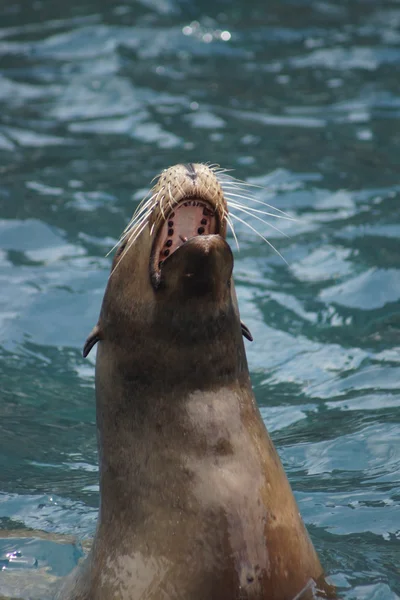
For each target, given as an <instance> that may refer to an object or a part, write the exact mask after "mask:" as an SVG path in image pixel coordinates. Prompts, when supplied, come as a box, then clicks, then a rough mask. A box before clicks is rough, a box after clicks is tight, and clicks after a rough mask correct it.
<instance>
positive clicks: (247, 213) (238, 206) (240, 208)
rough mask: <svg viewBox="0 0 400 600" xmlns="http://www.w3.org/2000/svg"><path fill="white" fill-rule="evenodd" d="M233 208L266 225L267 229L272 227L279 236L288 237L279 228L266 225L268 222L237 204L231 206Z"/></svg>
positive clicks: (269, 224)
mask: <svg viewBox="0 0 400 600" xmlns="http://www.w3.org/2000/svg"><path fill="white" fill-rule="evenodd" d="M233 208H236V209H237V210H241V211H242V212H244V213H246V215H249V217H253V219H257V221H261V223H264V225H268V227H272V229H275V231H278V233H280V234H281V235H284V236H285V237H287V238H289V237H290V236H289V235H288V234H287V233H285V232H284V231H282V230H281V229H279V227H275V225H272V224H271V223H268V221H265V220H264V219H262V218H261V217H258V216H257V215H253V214H252V213H251V212H249V211H248V210H246V209H245V208H244V207H243V206H241V205H239V204H238V205H236V206H233Z"/></svg>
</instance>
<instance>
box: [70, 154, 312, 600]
mask: <svg viewBox="0 0 400 600" xmlns="http://www.w3.org/2000/svg"><path fill="white" fill-rule="evenodd" d="M228 219H229V217H228V206H227V202H226V199H225V197H224V193H223V190H222V187H221V185H220V183H219V181H218V178H217V176H216V174H215V172H214V171H213V169H211V168H209V167H207V166H205V165H202V164H188V165H177V166H175V167H172V168H170V169H167V170H165V171H163V172H162V173H161V175H160V177H159V179H158V181H157V183H156V184H155V186H154V188H153V190H152V192H151V197H150V199H149V200H148V201H147V202H146V203H144V204H143V205H142V206H141V208H140V209H139V212H138V213H137V215H136V218H134V219H133V221H132V222H131V225H130V226H129V227H128V229H127V230H126V233H125V236H124V238H123V240H122V242H121V245H120V247H119V249H118V251H117V252H116V255H115V258H114V261H113V264H112V269H111V275H110V278H109V281H108V285H107V289H106V292H105V295H104V299H103V304H102V308H101V312H100V317H99V321H98V324H97V325H96V327H95V328H94V330H93V331H92V333H91V334H90V336H89V338H88V340H87V342H86V344H85V347H84V356H86V355H87V354H88V352H89V351H90V349H91V348H92V347H93V345H94V344H95V343H97V342H99V346H98V351H97V360H96V403H97V407H96V410H97V428H98V450H99V469H100V511H99V518H98V525H97V531H96V534H95V538H94V543H93V547H92V550H91V552H90V555H89V557H88V558H87V560H86V563H85V564H84V565H83V567H81V568H80V569H79V570H78V571H77V572H76V573H75V574H73V575H72V577H71V579H70V580H69V581H68V583H67V584H66V586H65V587H64V589H63V591H62V592H61V594H60V598H62V600H142V599H143V600H239V599H243V600H293V598H295V597H296V598H300V597H303V595H301V594H302V590H303V591H304V594H308V592H307V590H308V591H310V590H311V588H312V587H313V586H312V585H311V583H310V582H312V581H317V580H318V579H319V578H320V577H321V575H322V567H321V565H320V562H319V560H318V557H317V555H316V552H315V550H314V548H313V545H312V543H311V541H310V539H309V537H308V534H307V531H306V529H305V526H304V524H303V522H302V520H301V517H300V515H299V510H298V507H297V505H296V502H295V499H294V497H293V494H292V491H291V488H290V485H289V483H288V480H287V478H286V475H285V472H284V470H283V467H282V465H281V462H280V460H279V457H278V454H277V452H276V450H275V448H274V446H273V444H272V442H271V440H270V438H269V436H268V433H267V431H266V428H265V426H264V423H263V421H262V418H261V416H260V413H259V410H258V408H257V405H256V401H255V398H254V394H253V391H252V387H251V382H250V377H249V372H248V367H247V361H246V354H245V349H244V344H243V339H242V334H243V335H245V336H246V337H251V336H250V332H249V331H248V330H247V328H246V327H245V326H244V325H243V324H241V321H240V317H239V310H238V305H237V300H236V294H235V289H234V284H233V280H232V270H233V256H232V252H231V249H230V247H229V245H228V244H227V242H226V240H225V238H226V229H227V222H228ZM304 597H306V595H304ZM307 597H309V596H307Z"/></svg>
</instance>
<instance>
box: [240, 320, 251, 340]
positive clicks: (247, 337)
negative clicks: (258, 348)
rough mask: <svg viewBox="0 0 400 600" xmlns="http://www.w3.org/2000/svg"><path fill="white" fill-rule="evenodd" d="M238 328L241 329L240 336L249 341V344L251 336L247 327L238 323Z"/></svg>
mask: <svg viewBox="0 0 400 600" xmlns="http://www.w3.org/2000/svg"><path fill="white" fill-rule="evenodd" d="M240 326H241V328H242V335H243V336H244V337H245V338H246V340H249V342H252V341H253V336H252V335H251V333H250V329H249V328H248V327H247V325H245V324H244V323H242V321H240Z"/></svg>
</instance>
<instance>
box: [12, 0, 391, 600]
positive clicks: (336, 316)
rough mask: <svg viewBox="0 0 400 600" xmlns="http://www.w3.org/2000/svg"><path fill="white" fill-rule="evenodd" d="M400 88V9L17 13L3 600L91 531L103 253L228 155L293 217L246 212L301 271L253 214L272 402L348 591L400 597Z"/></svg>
mask: <svg viewBox="0 0 400 600" xmlns="http://www.w3.org/2000/svg"><path fill="white" fill-rule="evenodd" d="M399 81H400V3H399V2H398V1H397V0H392V1H389V0H384V1H382V2H380V3H374V2H367V1H362V0H359V1H356V0H352V1H348V2H344V1H339V2H333V1H324V0H321V1H315V2H305V1H303V2H302V1H300V0H292V1H289V0H286V1H282V0H280V1H279V2H277V1H275V2H269V3H268V4H267V5H266V4H265V3H264V2H261V0H259V1H258V2H257V1H254V2H251V3H244V2H239V1H238V0H235V1H231V2H227V1H224V0H214V1H213V2H208V1H206V0H204V1H203V2H185V1H183V0H182V1H181V2H178V1H174V0H142V1H141V2H134V1H133V0H132V1H131V2H125V3H122V2H121V3H116V2H110V1H104V0H103V2H100V0H86V1H84V2H81V1H79V2H78V1H77V0H72V1H71V2H69V3H61V2H60V1H59V0H51V1H50V0H47V1H45V0H36V1H35V2H27V1H25V0H16V1H12V2H9V1H7V2H6V1H5V0H3V2H1V4H0V109H1V110H0V219H1V220H0V248H1V249H0V340H1V345H0V377H1V404H0V490H1V493H0V527H1V529H2V531H1V537H2V539H1V540H0V542H1V543H0V559H1V560H3V561H6V560H8V559H7V555H10V556H11V554H12V553H13V552H19V553H20V554H19V555H18V556H17V555H15V557H16V558H18V559H19V561H20V562H19V564H18V561H17V562H16V563H15V561H14V564H13V565H10V564H9V563H8V566H7V565H6V567H7V568H6V570H3V571H2V572H1V573H0V595H2V594H3V595H8V596H14V597H16V596H22V597H25V598H27V597H31V598H40V599H41V600H44V599H45V598H47V597H48V593H49V592H48V587H46V586H47V585H48V582H49V581H50V580H51V581H54V580H56V578H57V577H58V576H61V575H63V574H65V573H66V572H68V571H69V570H70V569H71V568H72V566H73V565H74V564H75V563H76V562H77V560H78V558H79V557H80V556H81V555H82V552H83V551H82V548H81V546H80V541H82V540H83V541H84V542H85V540H87V539H90V537H91V536H92V535H93V531H94V527H95V522H96V512H97V507H98V485H97V457H96V442H95V413H94V392H93V366H94V356H91V357H90V358H89V359H88V360H83V359H82V357H81V348H82V346H83V342H84V340H85V338H86V335H87V334H88V333H89V331H90V330H91V328H92V326H93V325H94V324H95V322H96V320H97V315H98V311H99V307H100V302H101V298H102V294H103V290H104V286H105V283H106V280H107V275H108V269H109V264H110V260H109V259H107V258H105V254H106V252H107V251H108V250H109V248H110V247H111V246H112V245H113V243H114V242H115V240H116V239H117V238H118V235H119V233H120V231H121V230H122V229H123V227H124V226H125V225H126V223H127V221H128V220H129V218H130V216H131V214H132V212H133V208H134V206H135V205H136V201H138V200H139V199H140V198H141V196H142V193H143V190H144V189H146V188H147V187H148V185H149V182H150V180H151V179H152V178H153V177H154V175H155V174H157V172H158V171H160V170H161V169H162V168H164V167H167V166H169V165H172V164H174V163H176V162H182V161H184V162H190V161H210V162H213V163H219V164H221V165H222V166H224V167H227V168H233V169H234V170H235V175H236V176H237V177H239V178H241V179H246V180H247V181H250V182H253V183H256V184H259V185H261V186H263V187H264V188H266V189H265V190H258V189H257V188H254V190H255V194H256V197H257V198H260V199H263V200H264V201H267V202H270V203H271V204H274V205H275V206H277V207H278V208H280V209H282V210H285V211H287V212H288V213H289V214H290V215H292V216H294V217H296V218H297V219H298V220H297V221H296V222H290V221H284V220H279V221H273V222H272V224H273V225H274V226H277V227H279V228H280V229H281V230H282V232H283V234H287V235H288V236H289V237H285V236H284V235H282V234H280V233H279V232H277V231H276V230H275V229H273V228H271V227H269V226H267V225H263V224H262V223H260V222H258V221H252V224H253V226H254V227H256V228H257V229H259V231H260V232H262V233H263V234H264V235H267V236H268V239H269V240H270V242H272V243H273V244H274V245H275V246H276V248H277V249H278V250H279V252H280V253H282V255H283V256H284V257H285V259H286V261H287V263H288V265H289V267H288V266H287V265H286V264H285V263H284V262H283V260H282V259H281V258H280V257H279V256H278V255H277V254H276V253H274V252H273V251H272V250H271V249H270V248H269V247H268V246H267V245H266V244H265V243H264V242H263V241H262V240H260V238H257V237H256V235H255V234H254V233H253V232H252V231H251V230H250V229H246V228H245V227H244V226H242V225H241V224H240V223H238V224H237V234H238V237H239V240H240V252H237V251H236V266H235V273H236V283H237V290H238V295H239V302H240V306H241V312H242V317H243V320H244V322H245V323H246V324H247V325H248V326H249V328H250V330H251V331H252V332H253V335H254V337H255V341H254V342H253V344H247V350H248V358H249V364H250V368H251V372H252V378H253V381H254V386H255V392H256V396H257V399H258V402H259V405H260V407H261V410H262V414H263V417H264V419H265V422H266V424H267V426H268V428H269V430H270V432H271V433H272V436H273V439H274V442H275V444H276V446H277V448H278V451H279V453H280V455H281V457H282V460H283V463H284V466H285V469H286V471H287V473H288V476H289V479H290V481H291V483H292V486H293V489H294V492H295V495H296V498H297V500H298V502H299V505H300V510H301V512H302V514H303V516H304V519H305V521H306V524H307V526H308V529H309V531H310V534H311V536H312V539H313V542H314V544H315V546H316V548H317V550H318V552H319V554H320V556H321V559H322V562H323V563H324V566H325V568H326V571H327V572H328V573H329V575H330V576H331V578H332V580H333V581H334V582H335V583H336V584H337V585H338V586H339V587H340V590H341V595H342V597H343V598H345V599H346V600H355V599H357V600H393V599H395V598H399V595H400V573H399V564H400V510H399V505H400V443H399V439H400V354H399V329H400V320H399V308H400V252H399V235H400V193H399V191H400V181H399V169H398V148H399V143H400V134H399V132H400V127H399V116H400V95H399ZM32 530H33V532H32ZM68 535H73V536H74V538H75V539H76V540H77V542H76V543H73V542H72V541H71V539H70V538H69V537H68ZM66 536H67V537H66ZM24 561H25V562H24ZM34 561H36V563H35V562H34ZM2 564H3V566H4V564H5V563H2Z"/></svg>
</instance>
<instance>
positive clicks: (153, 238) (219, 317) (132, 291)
mask: <svg viewBox="0 0 400 600" xmlns="http://www.w3.org/2000/svg"><path fill="white" fill-rule="evenodd" d="M227 219H228V206H227V202H226V199H225V197H224V193H223V190H222V187H221V184H220V183H219V181H218V178H217V176H216V174H215V173H214V171H213V170H212V169H211V168H209V167H208V166H206V165H203V164H192V163H191V164H187V165H183V164H179V165H176V166H174V167H171V168H169V169H166V170H164V171H163V172H162V173H161V174H160V176H159V177H158V179H157V181H156V183H155V185H154V187H153V188H152V190H151V192H150V198H149V199H148V200H147V201H144V202H143V203H142V204H141V205H140V206H139V208H138V210H137V211H136V213H135V214H134V216H133V219H132V221H131V223H130V224H129V225H128V227H127V229H126V230H125V232H124V235H123V237H122V240H121V242H120V245H119V247H118V250H117V252H116V254H115V257H114V260H113V263H112V268H111V274H110V277H109V281H108V285H107V289H106V292H105V296H104V300H103V306H102V310H101V314H100V319H99V323H98V325H97V326H96V327H95V329H94V330H93V332H92V333H91V335H90V336H89V338H88V340H87V342H86V344H85V348H84V356H86V355H87V354H88V352H89V351H90V349H91V348H92V347H93V345H94V344H95V343H96V342H97V341H98V340H99V339H104V340H106V339H109V340H115V341H117V340H118V343H123V340H125V344H127V343H128V342H129V339H130V340H134V339H135V338H136V339H137V336H140V337H141V336H142V335H143V334H146V332H147V334H148V335H153V334H154V332H156V333H157V335H158V336H159V338H163V337H164V338H168V337H169V338H170V339H174V340H177V339H184V338H187V339H188V340H194V339H200V338H201V337H204V336H207V337H208V338H212V337H213V336H214V335H218V334H219V333H221V331H222V330H223V328H224V323H226V322H227V320H229V318H228V317H229V316H230V317H231V319H230V320H232V319H233V320H235V321H237V325H238V327H239V330H240V319H239V315H238V309H237V303H236V296H235V293H234V290H233V289H232V288H233V286H232V270H233V256H232V252H231V249H230V247H229V245H228V244H227V242H226V239H225V238H226V229H227ZM243 333H244V334H245V335H246V337H249V336H250V334H249V332H248V330H247V329H246V328H245V327H244V326H243Z"/></svg>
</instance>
